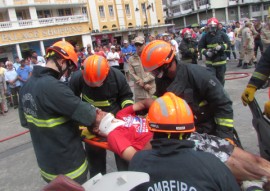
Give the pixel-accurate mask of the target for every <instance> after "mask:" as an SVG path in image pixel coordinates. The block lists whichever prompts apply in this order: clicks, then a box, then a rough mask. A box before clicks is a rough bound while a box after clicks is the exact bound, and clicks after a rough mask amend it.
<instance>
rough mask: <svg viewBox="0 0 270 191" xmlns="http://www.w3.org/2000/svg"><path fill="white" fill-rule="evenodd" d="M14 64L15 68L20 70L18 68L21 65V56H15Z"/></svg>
mask: <svg viewBox="0 0 270 191" xmlns="http://www.w3.org/2000/svg"><path fill="white" fill-rule="evenodd" d="M13 66H14V68H15V70H18V68H19V67H20V66H21V63H20V58H19V57H18V56H15V61H14V64H13Z"/></svg>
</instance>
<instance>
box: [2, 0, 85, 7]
mask: <svg viewBox="0 0 270 191" xmlns="http://www.w3.org/2000/svg"><path fill="white" fill-rule="evenodd" d="M0 2H2V3H1V4H2V5H3V7H1V8H4V7H13V6H27V5H35V6H36V5H74V4H75V5H76V4H85V3H87V0H13V1H12V0H0Z"/></svg>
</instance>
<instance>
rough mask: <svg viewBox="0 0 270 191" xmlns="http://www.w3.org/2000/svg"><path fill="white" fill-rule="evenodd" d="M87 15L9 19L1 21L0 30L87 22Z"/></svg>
mask: <svg viewBox="0 0 270 191" xmlns="http://www.w3.org/2000/svg"><path fill="white" fill-rule="evenodd" d="M87 21H88V17H87V15H72V16H64V17H50V18H42V19H37V20H19V21H9V22H0V31H4V30H17V29H24V28H36V27H44V26H51V25H56V24H58V25H59V24H70V23H78V22H87Z"/></svg>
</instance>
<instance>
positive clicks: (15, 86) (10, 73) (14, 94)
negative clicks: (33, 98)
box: [5, 61, 20, 109]
mask: <svg viewBox="0 0 270 191" xmlns="http://www.w3.org/2000/svg"><path fill="white" fill-rule="evenodd" d="M6 66H7V70H6V72H5V79H6V82H7V84H8V86H9V88H10V92H11V101H12V105H13V106H14V109H17V108H18V94H19V90H20V81H19V80H18V74H17V72H16V70H15V68H14V66H13V64H12V62H10V61H7V62H6Z"/></svg>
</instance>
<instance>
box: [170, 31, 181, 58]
mask: <svg viewBox="0 0 270 191" xmlns="http://www.w3.org/2000/svg"><path fill="white" fill-rule="evenodd" d="M170 37H171V44H172V45H173V47H174V48H175V56H176V58H177V59H180V54H179V45H178V43H177V41H176V40H175V34H174V33H172V34H171V35H170Z"/></svg>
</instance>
